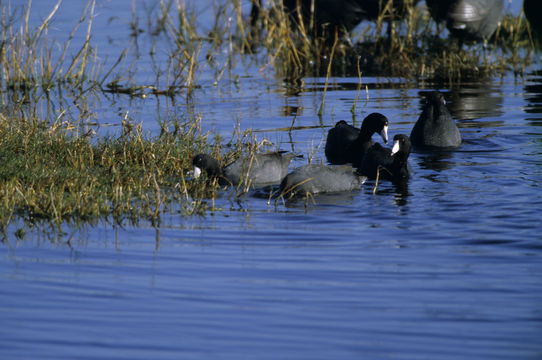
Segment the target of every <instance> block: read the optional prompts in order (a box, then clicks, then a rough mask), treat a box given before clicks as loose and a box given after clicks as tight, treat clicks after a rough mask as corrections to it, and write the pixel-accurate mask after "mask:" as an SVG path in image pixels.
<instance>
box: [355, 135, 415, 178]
mask: <svg viewBox="0 0 542 360" xmlns="http://www.w3.org/2000/svg"><path fill="white" fill-rule="evenodd" d="M410 148H411V145H410V139H409V138H408V136H407V135H404V134H399V135H395V136H394V137H393V148H392V149H388V148H384V147H382V146H381V145H380V144H378V143H377V144H374V145H373V146H372V147H371V148H370V149H369V151H367V154H365V156H364V157H363V161H362V162H361V166H360V169H359V172H360V173H361V174H363V175H366V176H368V177H369V178H373V179H374V178H376V175H377V170H378V173H379V178H381V179H388V180H392V181H394V182H399V181H401V180H404V179H408V177H409V171H408V156H409V155H410Z"/></svg>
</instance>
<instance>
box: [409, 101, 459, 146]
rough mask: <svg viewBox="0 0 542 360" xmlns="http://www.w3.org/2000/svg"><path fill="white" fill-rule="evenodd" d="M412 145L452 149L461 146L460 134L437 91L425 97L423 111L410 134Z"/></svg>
mask: <svg viewBox="0 0 542 360" xmlns="http://www.w3.org/2000/svg"><path fill="white" fill-rule="evenodd" d="M410 141H412V145H414V146H419V147H428V148H452V147H458V146H459V145H461V134H460V133H459V129H458V128H457V125H456V124H455V122H454V119H452V115H451V114H450V112H449V111H448V108H447V107H446V101H445V100H444V97H443V96H442V94H441V93H440V92H439V91H433V92H431V93H429V95H427V97H426V103H425V105H424V108H423V111H422V113H421V115H420V117H419V118H418V121H416V124H415V125H414V127H413V128H412V132H411V133H410Z"/></svg>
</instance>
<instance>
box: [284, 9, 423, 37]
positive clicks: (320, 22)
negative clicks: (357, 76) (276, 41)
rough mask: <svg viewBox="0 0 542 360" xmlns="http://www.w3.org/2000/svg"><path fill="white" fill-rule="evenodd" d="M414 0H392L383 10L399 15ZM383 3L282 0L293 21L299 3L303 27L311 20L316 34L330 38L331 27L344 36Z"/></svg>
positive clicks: (374, 14)
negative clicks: (314, 25)
mask: <svg viewBox="0 0 542 360" xmlns="http://www.w3.org/2000/svg"><path fill="white" fill-rule="evenodd" d="M418 1H419V0H393V2H392V6H391V7H390V8H388V9H387V10H389V13H391V14H388V15H390V17H389V19H395V20H397V19H399V18H401V17H403V16H404V14H405V12H406V11H405V10H406V9H408V5H411V6H414V5H415V4H416V3H417V2H418ZM387 3H388V1H387V0H283V5H284V7H285V8H286V11H288V12H289V13H290V15H291V16H290V18H291V19H292V21H293V22H294V23H298V21H299V14H298V11H297V9H298V7H297V5H298V4H299V6H300V9H301V16H302V19H303V22H304V26H305V28H308V26H310V24H311V23H315V24H316V33H317V35H318V36H323V37H327V38H333V36H334V34H335V30H337V31H338V32H339V35H345V34H346V33H348V32H350V31H351V30H352V29H353V28H354V27H356V25H358V24H359V23H360V22H361V21H362V20H364V19H366V20H376V19H377V18H378V16H379V15H380V14H381V13H382V11H383V10H384V9H385V6H386V4H387Z"/></svg>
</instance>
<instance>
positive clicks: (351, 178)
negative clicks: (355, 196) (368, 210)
mask: <svg viewBox="0 0 542 360" xmlns="http://www.w3.org/2000/svg"><path fill="white" fill-rule="evenodd" d="M366 179H367V178H366V177H365V176H360V175H359V174H358V173H357V172H356V170H355V169H353V168H352V167H351V166H349V165H305V166H301V167H299V168H297V169H295V170H294V171H292V172H291V173H289V174H288V175H287V176H286V177H285V178H284V180H282V183H281V184H280V190H281V194H282V195H287V196H304V195H307V194H317V193H326V192H340V191H352V190H357V189H361V185H363V183H364V182H365V180H366Z"/></svg>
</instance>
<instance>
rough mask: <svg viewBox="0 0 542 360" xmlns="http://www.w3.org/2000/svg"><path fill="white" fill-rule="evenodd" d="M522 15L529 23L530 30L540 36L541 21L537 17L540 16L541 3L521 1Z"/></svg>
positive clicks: (527, 0) (538, 1)
mask: <svg viewBox="0 0 542 360" xmlns="http://www.w3.org/2000/svg"><path fill="white" fill-rule="evenodd" d="M523 13H524V14H525V17H526V18H527V20H528V21H529V24H530V25H531V28H532V29H533V30H534V31H535V32H536V33H537V34H538V35H539V36H542V21H541V19H538V16H540V15H541V14H542V1H540V0H523Z"/></svg>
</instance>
